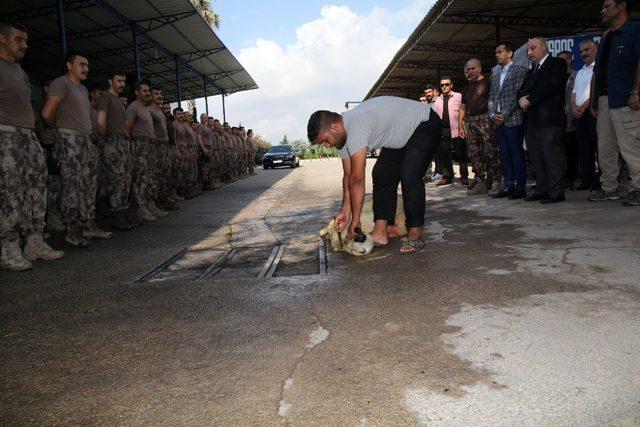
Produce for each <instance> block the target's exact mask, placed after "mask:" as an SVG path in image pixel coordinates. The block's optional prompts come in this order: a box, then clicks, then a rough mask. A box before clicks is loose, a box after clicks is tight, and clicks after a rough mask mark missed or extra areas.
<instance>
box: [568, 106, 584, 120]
mask: <svg viewBox="0 0 640 427" xmlns="http://www.w3.org/2000/svg"><path fill="white" fill-rule="evenodd" d="M583 114H584V110H583V109H582V107H576V108H574V109H573V110H572V111H571V115H572V116H573V118H574V119H576V120H578V119H579V118H580V117H582V115H583Z"/></svg>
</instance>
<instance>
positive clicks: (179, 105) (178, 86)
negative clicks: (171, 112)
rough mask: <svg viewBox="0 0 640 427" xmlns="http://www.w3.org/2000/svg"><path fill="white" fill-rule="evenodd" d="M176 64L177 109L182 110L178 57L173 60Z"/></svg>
mask: <svg viewBox="0 0 640 427" xmlns="http://www.w3.org/2000/svg"><path fill="white" fill-rule="evenodd" d="M174 59H175V62H176V95H178V107H179V108H182V89H180V64H179V63H178V57H177V56H176V57H175V58H174Z"/></svg>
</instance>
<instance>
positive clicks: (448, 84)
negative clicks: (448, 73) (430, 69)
mask: <svg viewBox="0 0 640 427" xmlns="http://www.w3.org/2000/svg"><path fill="white" fill-rule="evenodd" d="M449 86H451V83H442V84H441V85H440V87H449Z"/></svg>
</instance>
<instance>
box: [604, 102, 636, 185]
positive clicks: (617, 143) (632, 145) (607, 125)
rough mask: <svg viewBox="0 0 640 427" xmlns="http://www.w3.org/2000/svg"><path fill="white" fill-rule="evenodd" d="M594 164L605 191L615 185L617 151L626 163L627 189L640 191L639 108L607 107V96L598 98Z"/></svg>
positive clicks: (617, 172) (616, 177) (617, 167)
mask: <svg viewBox="0 0 640 427" xmlns="http://www.w3.org/2000/svg"><path fill="white" fill-rule="evenodd" d="M597 128H598V164H599V165H600V170H601V171H602V176H601V177H600V182H601V184H602V189H603V190H604V191H607V192H613V191H616V189H617V188H618V174H619V172H620V171H619V165H618V153H619V154H621V155H622V158H623V159H624V161H625V162H626V163H627V166H628V167H629V177H630V178H631V190H632V191H634V190H635V191H640V111H633V110H632V109H631V108H629V107H622V108H612V109H610V108H609V99H608V97H607V96H601V97H600V98H599V99H598V125H597Z"/></svg>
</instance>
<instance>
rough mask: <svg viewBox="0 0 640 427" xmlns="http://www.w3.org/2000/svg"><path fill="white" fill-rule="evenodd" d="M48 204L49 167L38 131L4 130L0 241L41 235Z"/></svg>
mask: <svg viewBox="0 0 640 427" xmlns="http://www.w3.org/2000/svg"><path fill="white" fill-rule="evenodd" d="M46 200H47V164H46V160H45V154H44V150H43V149H42V147H41V146H40V143H39V142H38V139H37V138H36V134H35V131H34V130H33V129H27V128H18V131H17V132H11V131H4V130H0V240H5V239H6V240H15V239H17V238H18V236H19V233H20V232H21V231H24V232H30V231H37V232H40V233H41V232H42V231H43V230H44V218H45V213H46V209H47V204H46Z"/></svg>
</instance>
